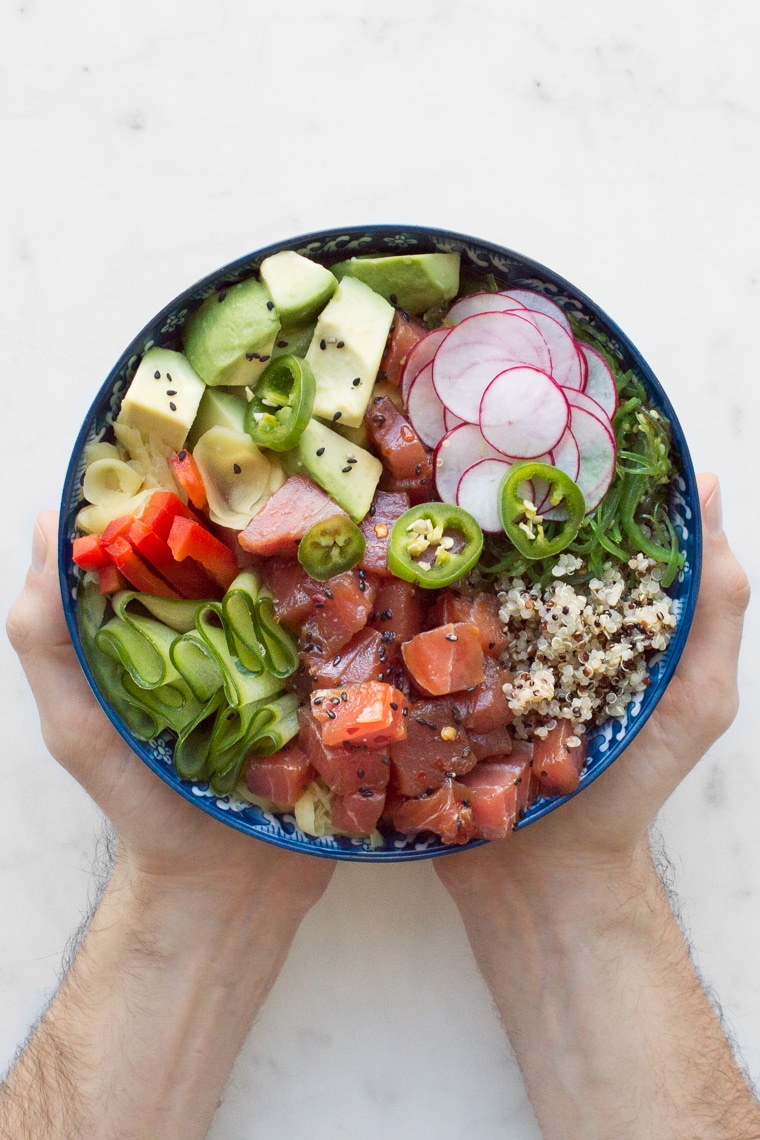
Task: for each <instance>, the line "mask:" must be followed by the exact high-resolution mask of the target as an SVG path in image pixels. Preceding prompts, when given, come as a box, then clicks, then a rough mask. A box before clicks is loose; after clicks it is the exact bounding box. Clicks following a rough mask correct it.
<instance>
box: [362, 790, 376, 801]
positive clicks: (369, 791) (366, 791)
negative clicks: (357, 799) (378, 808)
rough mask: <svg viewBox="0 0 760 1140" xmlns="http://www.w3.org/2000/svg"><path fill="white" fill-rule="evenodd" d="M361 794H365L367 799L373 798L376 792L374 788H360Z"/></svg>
mask: <svg viewBox="0 0 760 1140" xmlns="http://www.w3.org/2000/svg"><path fill="white" fill-rule="evenodd" d="M359 795H360V796H364V798H365V800H369V799H372V796H373V795H374V792H373V791H372V788H359Z"/></svg>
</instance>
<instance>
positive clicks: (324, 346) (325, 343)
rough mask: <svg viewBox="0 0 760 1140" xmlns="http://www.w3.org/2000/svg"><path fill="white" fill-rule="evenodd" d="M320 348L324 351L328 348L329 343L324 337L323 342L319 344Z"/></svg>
mask: <svg viewBox="0 0 760 1140" xmlns="http://www.w3.org/2000/svg"><path fill="white" fill-rule="evenodd" d="M319 347H320V348H321V349H323V350H324V349H325V348H327V341H326V340H325V338H324V337H322V340H321V341H320V342H319Z"/></svg>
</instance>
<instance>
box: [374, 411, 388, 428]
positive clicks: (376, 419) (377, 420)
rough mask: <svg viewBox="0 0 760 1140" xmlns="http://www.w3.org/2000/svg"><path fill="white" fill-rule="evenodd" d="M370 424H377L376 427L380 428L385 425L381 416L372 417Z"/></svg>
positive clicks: (383, 417)
mask: <svg viewBox="0 0 760 1140" xmlns="http://www.w3.org/2000/svg"><path fill="white" fill-rule="evenodd" d="M372 423H373V424H377V426H378V427H382V425H383V424H384V423H385V416H381V415H377V414H376V415H374V416H373V417H372Z"/></svg>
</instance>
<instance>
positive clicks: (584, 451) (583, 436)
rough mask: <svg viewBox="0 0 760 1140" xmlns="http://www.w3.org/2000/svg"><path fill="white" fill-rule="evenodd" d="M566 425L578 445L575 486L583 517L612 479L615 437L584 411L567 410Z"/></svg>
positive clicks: (608, 429) (581, 409)
mask: <svg viewBox="0 0 760 1140" xmlns="http://www.w3.org/2000/svg"><path fill="white" fill-rule="evenodd" d="M570 424H571V429H572V433H573V436H574V437H575V440H576V442H577V444H578V451H579V454H580V467H579V470H578V478H577V479H576V480H575V482H576V483H577V484H578V486H579V487H580V489H581V491H582V492H583V498H584V499H585V500H586V514H589V513H590V512H591V511H593V510H595V508H596V507H598V506H599V504H600V502H601V501H602V499H603V498H604V496H605V495H606V493H607V491H608V490H609V486H610V484H611V482H612V480H613V477H614V475H615V459H616V446H615V433H614V432H613V431H612V430H611V429H610V428H609V427H607V426H606V425H605V424H604V423H602V421H601V420H600V419H598V417H597V416H595V415H592V414H591V412H589V411H587V410H586V409H585V408H581V407H578V406H575V407H573V406H571V408H570Z"/></svg>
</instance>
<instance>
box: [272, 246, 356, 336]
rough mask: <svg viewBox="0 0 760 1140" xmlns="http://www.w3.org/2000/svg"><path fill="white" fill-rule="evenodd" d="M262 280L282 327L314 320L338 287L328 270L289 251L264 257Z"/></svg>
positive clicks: (293, 251)
mask: <svg viewBox="0 0 760 1140" xmlns="http://www.w3.org/2000/svg"><path fill="white" fill-rule="evenodd" d="M261 280H262V281H263V282H264V284H265V285H266V287H267V289H268V290H269V293H270V295H271V298H272V300H273V301H274V307H275V309H276V310H277V315H278V316H279V318H280V321H281V323H282V324H283V325H295V324H301V323H303V322H305V321H307V320H309V319H310V318H312V317H315V316H316V315H317V313H318V312H319V310H320V309H322V308H324V306H325V305H326V304H327V302H328V301H329V300H330V298H331V297H332V295H333V293H334V292H335V290H336V289H337V287H338V282H337V280H336V278H335V277H333V275H332V273H331V272H330V270H329V269H325V267H324V265H318V264H317V262H316V261H310V260H309V258H308V257H302V255H301V254H300V253H296V252H295V250H292V249H284V250H282V252H281V253H273V254H272V256H271V257H265V258H264V260H263V261H262V263H261Z"/></svg>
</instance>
